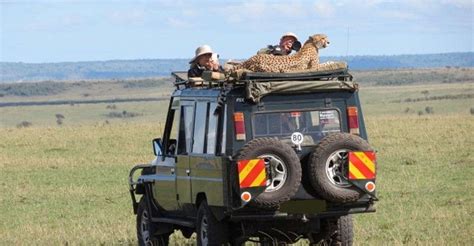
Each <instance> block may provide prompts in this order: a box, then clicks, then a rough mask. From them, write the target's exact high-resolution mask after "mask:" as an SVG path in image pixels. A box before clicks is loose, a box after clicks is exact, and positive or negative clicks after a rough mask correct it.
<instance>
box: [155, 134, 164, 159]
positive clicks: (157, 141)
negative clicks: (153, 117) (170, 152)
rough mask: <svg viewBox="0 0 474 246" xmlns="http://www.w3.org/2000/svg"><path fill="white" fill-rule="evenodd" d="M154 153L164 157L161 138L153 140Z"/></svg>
mask: <svg viewBox="0 0 474 246" xmlns="http://www.w3.org/2000/svg"><path fill="white" fill-rule="evenodd" d="M153 153H154V154H155V155H156V156H160V155H163V144H162V142H161V138H155V139H153Z"/></svg>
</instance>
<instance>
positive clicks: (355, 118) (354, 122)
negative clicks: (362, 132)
mask: <svg viewBox="0 0 474 246" xmlns="http://www.w3.org/2000/svg"><path fill="white" fill-rule="evenodd" d="M347 123H348V125H349V133H351V134H356V135H359V113H358V112H357V107H347Z"/></svg>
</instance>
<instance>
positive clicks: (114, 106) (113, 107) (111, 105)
mask: <svg viewBox="0 0 474 246" xmlns="http://www.w3.org/2000/svg"><path fill="white" fill-rule="evenodd" d="M106 109H117V106H116V105H115V104H109V105H107V107H106Z"/></svg>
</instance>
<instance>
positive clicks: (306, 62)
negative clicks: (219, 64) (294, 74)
mask: <svg viewBox="0 0 474 246" xmlns="http://www.w3.org/2000/svg"><path fill="white" fill-rule="evenodd" d="M328 45H329V40H328V37H327V36H326V35H324V34H315V35H313V36H310V37H309V39H308V40H307V41H306V42H305V43H304V45H303V47H302V48H301V49H300V51H298V52H297V53H296V54H294V55H290V56H275V55H269V54H259V55H254V56H252V57H250V58H249V59H248V60H246V61H244V62H243V63H241V64H240V65H238V66H237V67H234V70H235V69H248V70H251V71H253V72H273V73H278V72H280V73H285V72H291V71H299V70H305V69H315V68H317V66H318V64H319V49H322V48H325V47H326V46H328Z"/></svg>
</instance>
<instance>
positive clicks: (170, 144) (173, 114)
mask: <svg viewBox="0 0 474 246" xmlns="http://www.w3.org/2000/svg"><path fill="white" fill-rule="evenodd" d="M179 116H180V110H179V108H178V109H172V110H171V111H170V115H169V117H170V121H171V127H170V131H169V135H168V136H167V138H168V139H166V141H167V146H165V147H166V148H167V150H166V154H167V155H175V154H176V144H177V137H178V130H179V118H180V117H179Z"/></svg>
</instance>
